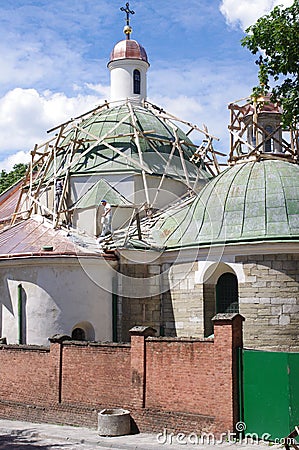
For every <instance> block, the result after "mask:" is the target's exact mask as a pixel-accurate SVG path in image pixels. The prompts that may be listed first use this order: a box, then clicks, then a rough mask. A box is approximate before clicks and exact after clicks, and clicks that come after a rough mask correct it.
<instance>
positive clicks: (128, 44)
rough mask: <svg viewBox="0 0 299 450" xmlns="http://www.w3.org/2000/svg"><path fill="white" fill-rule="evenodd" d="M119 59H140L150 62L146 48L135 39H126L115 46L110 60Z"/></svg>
mask: <svg viewBox="0 0 299 450" xmlns="http://www.w3.org/2000/svg"><path fill="white" fill-rule="evenodd" d="M118 59H140V60H142V61H145V62H147V63H148V58H147V54H146V51H145V49H144V48H143V47H142V45H140V44H139V42H137V41H135V40H134V39H124V40H123V41H120V42H118V43H117V44H116V45H115V46H114V48H113V50H112V52H111V55H110V62H112V61H116V60H118Z"/></svg>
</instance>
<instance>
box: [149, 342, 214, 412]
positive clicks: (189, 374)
mask: <svg viewBox="0 0 299 450" xmlns="http://www.w3.org/2000/svg"><path fill="white" fill-rule="evenodd" d="M146 368H147V370H146V406H147V407H148V408H161V409H163V410H167V411H179V412H188V413H197V414H203V415H206V416H214V415H215V402H214V401H213V399H214V395H213V394H212V393H213V387H214V383H215V377H214V342H213V341H211V342H200V341H198V340H193V341H192V340H186V339H181V340H178V339H171V340H169V339H163V340H158V341H157V340H149V341H148V342H147V343H146Z"/></svg>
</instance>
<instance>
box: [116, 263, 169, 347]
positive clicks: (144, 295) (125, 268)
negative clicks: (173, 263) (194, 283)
mask: <svg viewBox="0 0 299 450" xmlns="http://www.w3.org/2000/svg"><path fill="white" fill-rule="evenodd" d="M118 293H119V295H118V300H117V303H118V308H117V340H118V341H120V342H129V340H130V334H129V330H130V329H131V328H132V327H133V326H135V325H137V324H142V325H144V326H148V327H152V328H154V329H155V330H157V332H158V334H160V327H161V289H160V266H159V265H147V264H121V266H120V274H119V278H118ZM120 294H122V295H120Z"/></svg>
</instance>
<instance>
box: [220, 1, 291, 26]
mask: <svg viewBox="0 0 299 450" xmlns="http://www.w3.org/2000/svg"><path fill="white" fill-rule="evenodd" d="M292 4H293V0H222V3H221V6H220V11H221V13H222V14H223V15H224V17H225V19H226V21H227V23H228V24H229V25H232V26H236V25H238V26H241V28H242V29H243V30H245V29H246V28H247V27H249V26H250V25H252V24H253V23H255V22H256V21H257V19H258V18H259V17H261V16H263V15H265V14H268V13H269V12H270V11H271V10H272V9H273V8H274V7H275V6H277V5H283V6H284V7H288V6H291V5H292Z"/></svg>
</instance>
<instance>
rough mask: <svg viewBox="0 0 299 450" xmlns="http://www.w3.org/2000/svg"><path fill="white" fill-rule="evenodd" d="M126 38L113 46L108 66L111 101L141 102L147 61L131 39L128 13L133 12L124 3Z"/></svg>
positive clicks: (143, 50)
mask: <svg viewBox="0 0 299 450" xmlns="http://www.w3.org/2000/svg"><path fill="white" fill-rule="evenodd" d="M121 11H124V12H126V14H127V19H126V22H127V24H126V26H125V27H124V33H125V35H126V39H124V40H123V41H120V42H118V43H117V44H116V45H115V47H114V48H113V50H112V52H111V55H110V61H109V63H108V68H109V70H110V89H111V98H110V100H111V101H112V102H115V101H124V100H126V99H130V100H133V101H135V102H136V103H141V102H142V100H145V99H146V97H147V70H148V68H149V62H148V59H147V54H146V51H145V49H144V48H143V47H142V46H141V45H140V44H139V43H138V42H137V41H135V40H133V39H131V33H132V28H131V27H130V14H135V12H134V11H131V10H130V8H129V3H126V8H121Z"/></svg>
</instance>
